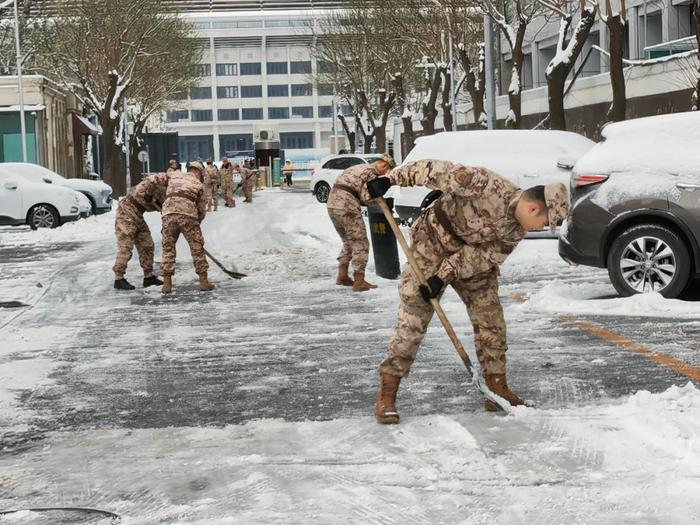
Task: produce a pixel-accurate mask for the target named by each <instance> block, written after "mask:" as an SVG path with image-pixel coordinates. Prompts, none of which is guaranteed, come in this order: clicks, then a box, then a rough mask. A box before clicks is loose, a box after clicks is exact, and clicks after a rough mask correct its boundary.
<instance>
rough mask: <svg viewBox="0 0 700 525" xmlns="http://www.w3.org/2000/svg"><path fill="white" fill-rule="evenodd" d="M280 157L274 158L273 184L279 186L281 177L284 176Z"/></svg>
mask: <svg viewBox="0 0 700 525" xmlns="http://www.w3.org/2000/svg"><path fill="white" fill-rule="evenodd" d="M280 169H281V166H280V158H279V157H275V158H273V159H272V185H273V186H279V185H280V178H281V177H282V172H281V171H280Z"/></svg>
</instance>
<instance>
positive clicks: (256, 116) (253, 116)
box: [241, 108, 263, 120]
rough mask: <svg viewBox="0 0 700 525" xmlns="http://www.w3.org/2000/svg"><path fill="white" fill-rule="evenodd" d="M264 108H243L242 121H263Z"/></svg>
mask: <svg viewBox="0 0 700 525" xmlns="http://www.w3.org/2000/svg"><path fill="white" fill-rule="evenodd" d="M262 118H263V111H262V108H243V109H242V110H241V120H262Z"/></svg>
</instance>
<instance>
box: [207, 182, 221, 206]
mask: <svg viewBox="0 0 700 525" xmlns="http://www.w3.org/2000/svg"><path fill="white" fill-rule="evenodd" d="M206 191H207V211H211V209H212V207H213V208H214V211H216V210H218V209H219V196H218V195H217V193H218V191H219V190H218V189H217V187H216V186H214V185H212V186H209V187H208V188H207V190H206Z"/></svg>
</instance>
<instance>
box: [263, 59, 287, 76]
mask: <svg viewBox="0 0 700 525" xmlns="http://www.w3.org/2000/svg"><path fill="white" fill-rule="evenodd" d="M267 74H268V75H286V74H287V63H286V62H268V63H267Z"/></svg>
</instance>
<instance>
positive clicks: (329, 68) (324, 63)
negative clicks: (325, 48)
mask: <svg viewBox="0 0 700 525" xmlns="http://www.w3.org/2000/svg"><path fill="white" fill-rule="evenodd" d="M316 67H317V68H318V72H319V73H334V72H335V70H336V65H335V64H334V63H333V62H330V61H328V60H319V61H318V63H317V64H316Z"/></svg>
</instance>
